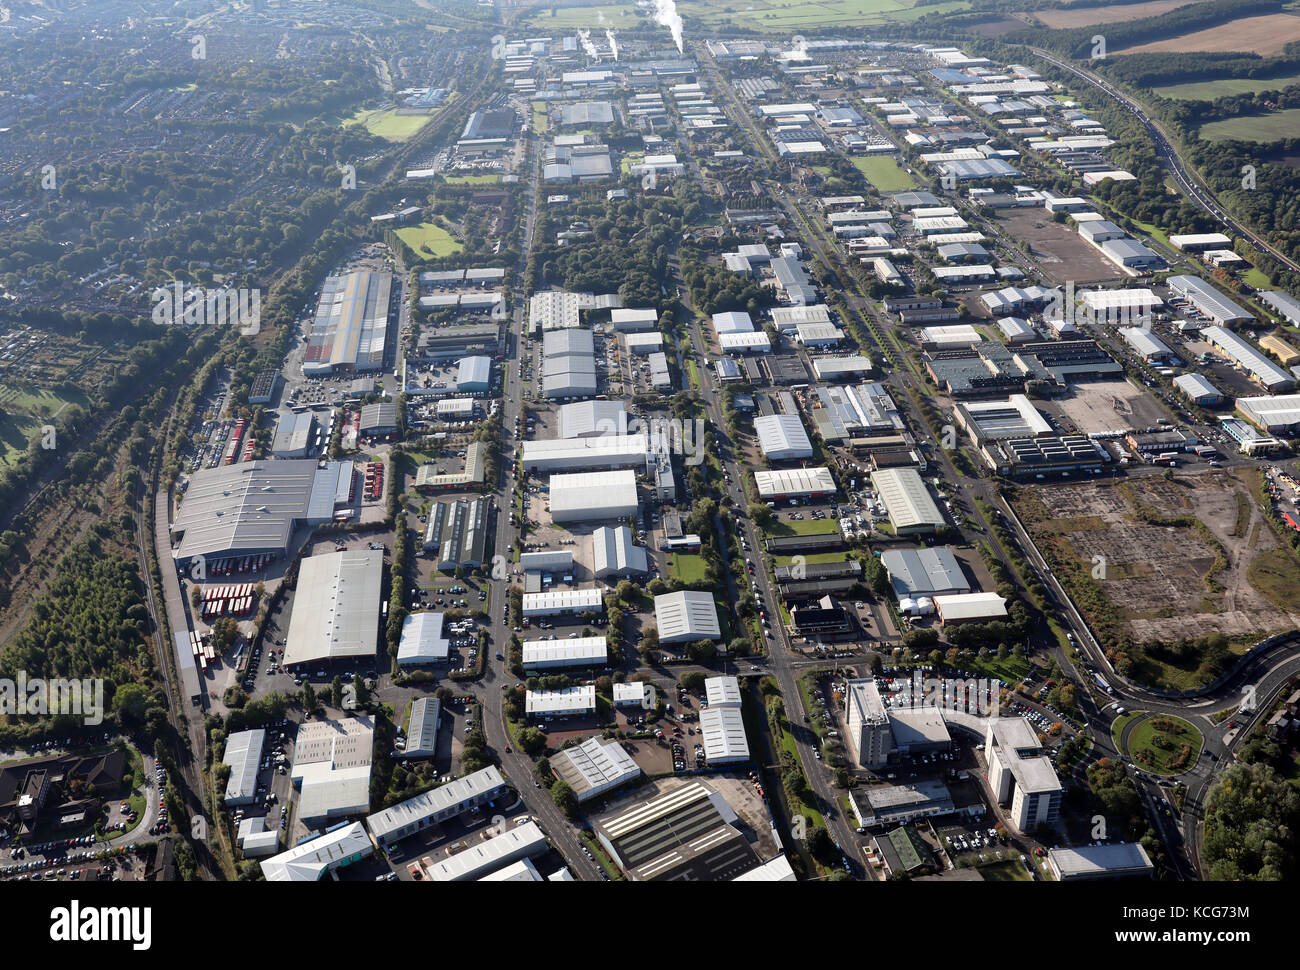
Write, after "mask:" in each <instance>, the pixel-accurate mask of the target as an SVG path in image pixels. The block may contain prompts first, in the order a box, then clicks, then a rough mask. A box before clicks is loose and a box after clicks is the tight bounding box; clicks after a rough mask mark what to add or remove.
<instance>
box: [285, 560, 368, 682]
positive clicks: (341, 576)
mask: <svg viewBox="0 0 1300 970" xmlns="http://www.w3.org/2000/svg"><path fill="white" fill-rule="evenodd" d="M383 570H384V554H383V553H382V552H376V551H372V550H364V551H363V550H353V551H349V552H333V553H328V554H326V555H323V556H308V557H307V558H306V559H304V560H303V561H302V565H301V566H300V567H299V571H298V592H297V594H296V596H295V598H294V602H293V615H292V616H291V617H290V619H289V635H288V637H287V643H286V646H285V648H284V665H285V666H292V665H294V664H302V663H315V662H318V661H328V660H337V659H340V658H343V657H365V656H372V655H374V653H375V652H376V651H377V650H378V648H379V602H380V599H381V597H382V595H383V590H382V585H383V584H382V579H383Z"/></svg>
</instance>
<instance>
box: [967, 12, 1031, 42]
mask: <svg viewBox="0 0 1300 970" xmlns="http://www.w3.org/2000/svg"><path fill="white" fill-rule="evenodd" d="M1028 26H1031V25H1030V24H1027V23H1025V22H1024V21H1023V20H1015V19H1013V18H1011V17H999V18H998V19H997V20H986V21H984V22H983V23H982V24H976V25H974V26H973V27H971V28H970V29H971V30H973V31H974V32H975V33H977V34H979V35H980V36H981V37H993V38H997V37H1005V36H1006V35H1007V34H1011V33H1014V32H1015V31H1017V30H1024V29H1025V28H1026V27H1028Z"/></svg>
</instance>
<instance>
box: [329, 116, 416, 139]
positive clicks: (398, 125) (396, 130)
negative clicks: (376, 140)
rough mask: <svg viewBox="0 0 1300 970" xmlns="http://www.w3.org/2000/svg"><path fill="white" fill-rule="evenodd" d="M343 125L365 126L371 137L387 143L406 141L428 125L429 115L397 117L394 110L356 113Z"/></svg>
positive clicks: (346, 119)
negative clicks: (384, 139)
mask: <svg viewBox="0 0 1300 970" xmlns="http://www.w3.org/2000/svg"><path fill="white" fill-rule="evenodd" d="M343 123H344V124H345V125H365V126H366V130H367V131H369V132H370V133H371V134H372V135H378V136H379V137H380V138H387V139H388V140H389V141H407V140H408V139H409V138H411V137H412V136H413V135H414V134H415V133H416V132H418V131H419V130H420V129H421V128H423V127H424V126H425V125H427V124H428V123H429V115H424V114H421V115H399V114H398V113H397V109H396V108H388V109H386V110H378V109H372V110H363V111H358V112H357V113H356V114H354V115H353V116H352V117H351V118H345V119H344V121H343Z"/></svg>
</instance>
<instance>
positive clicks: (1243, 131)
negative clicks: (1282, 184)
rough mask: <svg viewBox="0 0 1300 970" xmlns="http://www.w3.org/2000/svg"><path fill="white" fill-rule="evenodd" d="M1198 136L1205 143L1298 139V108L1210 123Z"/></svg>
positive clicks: (1202, 127)
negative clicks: (1231, 140) (1228, 139)
mask: <svg viewBox="0 0 1300 970" xmlns="http://www.w3.org/2000/svg"><path fill="white" fill-rule="evenodd" d="M1199 134H1200V136H1201V137H1202V138H1204V139H1205V140H1206V141H1222V140H1224V139H1227V138H1235V139H1237V140H1238V141H1258V142H1270V141H1278V140H1279V139H1282V138H1300V108H1288V109H1286V110H1285V111H1273V112H1270V113H1269V114H1266V115H1247V116H1245V117H1242V118H1229V119H1227V120H1226V121H1212V122H1210V123H1209V124H1208V125H1202V126H1201V130H1200V132H1199Z"/></svg>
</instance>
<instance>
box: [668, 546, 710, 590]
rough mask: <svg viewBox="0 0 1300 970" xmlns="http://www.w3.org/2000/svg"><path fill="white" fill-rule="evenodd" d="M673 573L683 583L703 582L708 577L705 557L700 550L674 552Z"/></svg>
mask: <svg viewBox="0 0 1300 970" xmlns="http://www.w3.org/2000/svg"><path fill="white" fill-rule="evenodd" d="M672 560H673V561H672V570H673V573H672V574H673V575H674V576H676V577H677V578H678V579H680V580H681V581H682V582H683V583H687V584H689V583H702V582H704V580H705V579H707V578H708V572H707V569H706V566H705V563H704V557H703V556H701V555H700V554H699V553H698V552H674V553H673V557H672Z"/></svg>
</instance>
